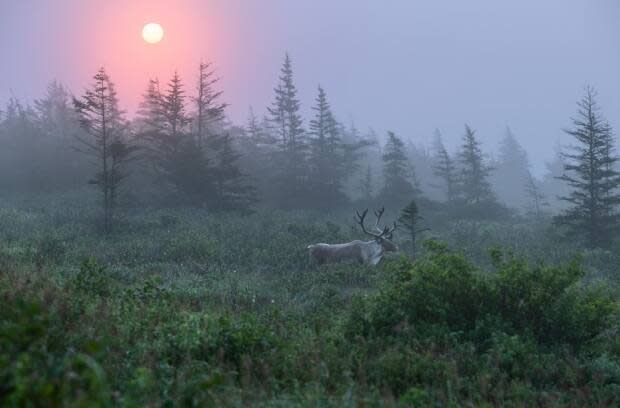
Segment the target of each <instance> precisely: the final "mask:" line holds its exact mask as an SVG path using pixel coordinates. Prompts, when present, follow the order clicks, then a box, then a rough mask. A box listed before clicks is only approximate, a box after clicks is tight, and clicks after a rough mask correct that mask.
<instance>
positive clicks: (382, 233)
mask: <svg viewBox="0 0 620 408" xmlns="http://www.w3.org/2000/svg"><path fill="white" fill-rule="evenodd" d="M384 211H385V207H384V208H381V209H380V210H379V211H375V216H376V217H377V222H376V223H375V229H376V230H377V232H379V233H378V234H375V233H372V232H370V231H368V230H367V229H366V226H365V225H364V220H365V219H366V215H367V214H368V208H367V209H365V210H364V212H362V213H361V214H360V213H359V211H355V214H356V215H357V223H358V224H359V225H360V227H362V231H364V233H366V234H367V235H370V236H372V237H375V238H377V239H380V238H388V239H391V238H392V234H393V233H394V230H395V229H396V223H394V227H393V228H390V227H387V226H386V227H383V229H381V228H379V222H380V221H381V217H382V216H383V212H384Z"/></svg>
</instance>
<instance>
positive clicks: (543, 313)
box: [349, 242, 617, 348]
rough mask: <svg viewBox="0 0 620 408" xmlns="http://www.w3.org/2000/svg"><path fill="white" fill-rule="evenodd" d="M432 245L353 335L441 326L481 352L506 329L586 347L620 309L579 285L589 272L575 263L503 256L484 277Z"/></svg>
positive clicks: (401, 272)
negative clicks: (549, 263)
mask: <svg viewBox="0 0 620 408" xmlns="http://www.w3.org/2000/svg"><path fill="white" fill-rule="evenodd" d="M427 247H428V250H429V251H430V255H429V256H428V257H427V258H426V259H423V260H421V261H420V262H417V263H415V264H410V263H409V262H408V261H406V260H402V261H401V263H400V264H398V265H397V266H396V267H395V268H394V279H393V281H392V282H391V283H390V284H388V285H387V286H386V287H384V288H383V289H382V290H381V291H380V292H379V293H378V294H377V295H376V296H374V297H373V298H372V299H371V300H369V304H368V306H366V307H367V312H366V313H367V314H368V316H367V322H363V319H362V320H360V312H359V308H360V307H361V306H359V305H358V306H357V309H355V308H354V311H353V313H352V315H351V317H350V320H349V329H350V330H349V334H350V335H358V334H363V335H371V336H380V337H393V336H398V333H399V332H402V330H401V329H402V328H403V327H411V329H410V330H409V331H408V333H409V332H415V333H418V334H420V333H423V332H424V331H425V330H428V329H429V327H430V326H436V325H438V326H445V327H447V328H448V329H449V330H450V331H452V332H456V333H461V334H462V336H463V338H465V339H469V340H474V341H476V344H478V345H479V346H484V345H485V341H486V340H488V339H489V334H490V333H493V332H496V331H500V332H506V333H507V334H518V335H524V336H530V335H531V336H533V337H534V338H535V339H536V340H537V341H538V342H540V343H544V344H556V345H557V344H567V345H570V346H572V347H575V348H580V347H583V346H585V345H587V343H588V341H590V340H592V339H594V338H595V337H596V336H597V335H598V334H599V333H601V332H602V331H603V329H604V328H605V327H606V324H607V323H608V319H609V318H610V316H611V315H612V314H613V313H614V312H615V311H616V310H617V304H616V302H615V300H614V298H613V297H612V296H611V294H610V293H608V292H607V291H606V290H605V289H604V288H601V287H583V286H580V279H581V278H582V277H583V275H584V272H583V270H582V268H581V267H580V266H579V264H578V262H576V261H575V262H572V263H570V264H568V265H563V266H557V267H551V266H545V265H540V264H539V265H535V266H530V265H528V264H527V263H526V262H525V261H523V260H521V259H518V258H515V257H512V256H508V257H504V255H503V254H502V253H501V252H499V251H497V250H496V251H494V252H493V253H492V257H493V259H494V264H495V266H496V271H495V272H492V273H483V272H481V271H479V270H478V269H477V268H475V267H474V266H473V265H472V264H471V263H470V262H469V261H468V260H466V259H465V258H464V257H463V256H462V255H460V254H456V253H452V252H449V251H447V249H446V247H445V246H443V245H441V244H437V243H434V242H431V243H427ZM356 328H357V329H356ZM360 329H361V330H362V331H361V332H360ZM364 331H366V332H364Z"/></svg>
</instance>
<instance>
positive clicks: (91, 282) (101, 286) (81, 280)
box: [71, 257, 110, 296]
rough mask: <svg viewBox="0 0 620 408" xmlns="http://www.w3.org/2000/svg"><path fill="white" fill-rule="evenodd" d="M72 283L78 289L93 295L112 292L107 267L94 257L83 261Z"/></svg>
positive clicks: (103, 294)
mask: <svg viewBox="0 0 620 408" xmlns="http://www.w3.org/2000/svg"><path fill="white" fill-rule="evenodd" d="M71 284H72V286H73V287H74V288H75V289H76V290H78V291H82V292H86V293H89V294H92V295H99V296H105V295H107V294H109V293H110V280H109V278H108V276H107V274H106V268H105V266H103V265H99V264H98V263H97V260H96V259H95V258H92V257H91V258H88V259H86V260H85V261H84V262H82V265H80V270H79V272H78V273H77V274H76V275H75V276H74V277H73V280H72V282H71Z"/></svg>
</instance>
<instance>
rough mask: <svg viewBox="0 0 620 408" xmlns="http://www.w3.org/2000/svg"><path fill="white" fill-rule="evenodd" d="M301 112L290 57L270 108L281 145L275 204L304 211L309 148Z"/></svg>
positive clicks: (276, 160)
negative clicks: (302, 208)
mask: <svg viewBox="0 0 620 408" xmlns="http://www.w3.org/2000/svg"><path fill="white" fill-rule="evenodd" d="M299 109H300V102H299V99H298V97H297V88H296V87H295V83H294V80H293V67H292V63H291V59H290V57H289V55H288V54H286V55H285V58H284V64H283V65H282V69H281V72H280V77H279V81H278V85H277V86H276V88H275V99H274V101H273V104H272V106H271V107H270V108H268V111H269V114H270V123H271V129H272V131H273V132H274V134H275V136H276V138H275V139H276V143H277V150H276V151H275V152H274V153H275V154H274V157H273V165H274V173H275V174H274V175H273V180H274V184H275V185H274V187H275V191H274V195H275V197H274V202H275V203H277V205H279V206H282V207H284V208H301V207H307V206H308V204H309V201H308V199H309V196H310V194H309V188H308V169H307V155H308V145H307V142H306V138H305V132H304V130H303V128H302V118H301V114H300V112H299Z"/></svg>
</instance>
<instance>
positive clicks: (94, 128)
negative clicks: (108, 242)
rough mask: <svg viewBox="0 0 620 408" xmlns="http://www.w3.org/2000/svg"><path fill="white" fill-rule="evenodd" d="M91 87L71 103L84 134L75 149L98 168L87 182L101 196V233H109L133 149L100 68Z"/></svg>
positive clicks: (116, 104)
mask: <svg viewBox="0 0 620 408" xmlns="http://www.w3.org/2000/svg"><path fill="white" fill-rule="evenodd" d="M93 79H94V84H93V85H92V87H91V88H90V89H87V90H86V92H85V93H84V95H83V96H82V97H81V98H80V99H77V98H74V99H73V104H74V106H75V109H76V112H77V113H78V115H79V120H80V124H81V126H82V127H83V128H84V130H85V131H86V135H84V136H81V135H80V136H78V141H79V142H80V144H79V147H78V149H79V150H80V151H81V152H83V153H85V154H88V155H89V156H91V157H92V158H94V161H95V163H96V166H97V167H98V170H97V172H96V173H95V176H94V177H93V178H92V179H91V180H90V181H89V183H90V184H93V185H95V186H97V188H98V189H99V190H100V191H101V194H102V196H103V231H104V232H105V233H109V232H110V231H111V230H112V225H113V220H114V212H115V209H116V205H117V203H118V195H119V189H120V187H121V185H122V183H123V181H124V180H125V178H126V177H127V173H126V172H125V167H126V166H127V163H128V162H129V161H130V160H132V159H133V157H134V153H135V146H132V145H130V144H129V143H128V142H127V135H126V132H127V127H128V124H127V122H126V121H125V119H124V117H123V112H122V111H121V110H120V109H119V107H118V99H117V97H116V91H115V90H114V85H113V83H112V82H111V81H110V77H109V76H108V74H107V73H106V72H105V70H104V69H103V68H101V69H100V70H99V71H98V72H97V74H96V75H95V76H94V78H93Z"/></svg>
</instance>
